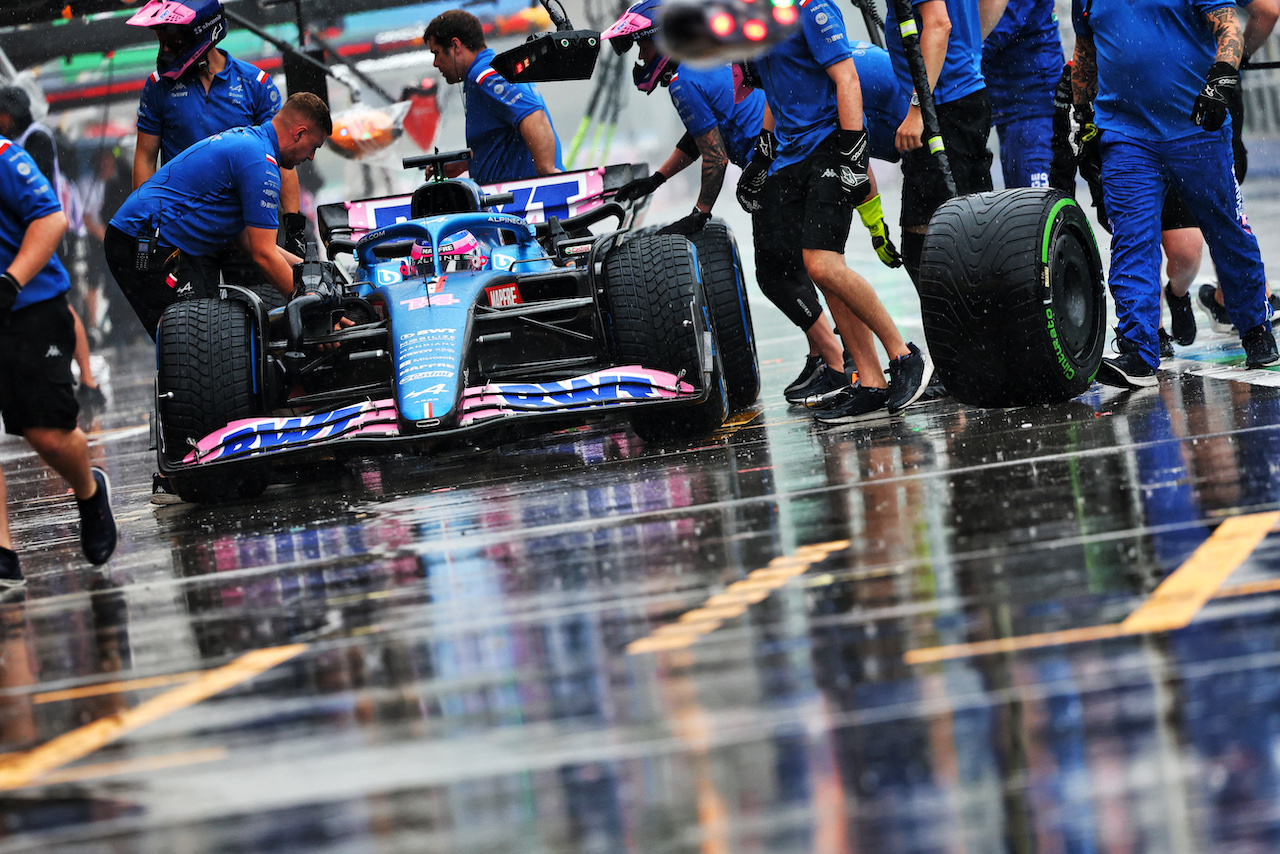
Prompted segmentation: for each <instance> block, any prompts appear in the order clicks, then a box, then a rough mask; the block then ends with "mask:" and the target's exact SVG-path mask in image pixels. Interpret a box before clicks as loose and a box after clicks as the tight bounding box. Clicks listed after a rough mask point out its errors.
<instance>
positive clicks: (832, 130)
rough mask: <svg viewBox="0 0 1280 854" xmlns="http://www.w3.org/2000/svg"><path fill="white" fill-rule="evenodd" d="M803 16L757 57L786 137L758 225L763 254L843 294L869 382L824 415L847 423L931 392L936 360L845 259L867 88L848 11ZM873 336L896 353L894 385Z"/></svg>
mask: <svg viewBox="0 0 1280 854" xmlns="http://www.w3.org/2000/svg"><path fill="white" fill-rule="evenodd" d="M800 21H801V28H800V29H799V30H798V31H797V32H796V33H794V34H793V35H791V36H790V37H789V38H787V39H786V40H784V41H782V42H780V43H779V44H778V45H776V46H775V47H774V48H773V49H772V50H770V51H769V52H767V53H766V54H764V55H763V56H762V57H761V58H760V59H758V60H757V61H756V62H755V64H754V67H755V68H756V69H757V71H758V74H759V77H760V85H761V88H762V89H763V90H764V93H765V98H766V100H767V102H768V104H769V109H770V111H771V113H772V115H773V117H774V120H775V123H776V127H775V129H774V133H775V136H776V139H777V156H776V158H775V159H774V160H773V163H772V164H771V166H770V169H771V172H770V175H769V178H768V180H767V181H765V182H764V184H765V186H764V187H762V188H761V189H763V190H766V191H767V189H768V188H769V187H772V188H773V190H772V192H774V193H776V204H766V205H764V206H763V211H762V212H763V213H765V214H766V216H765V217H763V218H762V220H761V221H758V222H757V223H756V224H755V228H756V230H757V234H759V235H760V237H759V239H758V247H757V257H758V258H760V257H761V256H765V257H766V259H767V261H768V263H770V264H774V265H776V267H777V268H778V269H782V270H786V271H788V273H790V274H791V275H801V274H807V275H808V276H809V277H810V278H811V279H813V281H814V283H815V284H816V285H817V286H818V287H819V288H820V289H821V290H822V292H823V294H824V296H826V298H827V302H828V304H829V305H835V304H836V301H839V302H840V303H842V304H843V308H844V309H847V310H848V322H846V319H845V318H844V317H842V316H841V315H840V314H839V313H838V312H837V315H836V322H837V324H839V326H840V332H841V335H842V336H843V338H844V342H845V346H846V347H847V348H848V350H849V352H850V354H851V355H852V356H853V360H854V364H855V365H856V367H857V369H858V377H859V382H858V384H857V385H851V386H846V387H845V388H844V389H842V392H841V397H840V399H838V400H837V401H835V402H834V403H833V405H832V406H831V407H830V408H828V409H825V410H824V411H823V412H822V413H821V414H820V415H819V419H820V420H822V421H824V422H828V423H838V422H843V421H849V420H853V419H855V418H858V417H861V416H862V415H865V414H866V413H868V412H873V411H875V410H877V409H881V408H884V407H886V406H887V407H888V409H889V411H890V412H900V411H902V410H903V409H905V408H906V407H907V406H909V405H910V404H912V403H913V402H915V401H916V400H917V399H918V398H919V397H920V395H921V393H922V392H923V391H924V389H925V386H926V385H927V384H928V382H929V378H930V376H931V375H932V374H933V363H932V362H931V361H930V359H929V357H928V356H927V355H926V354H924V353H922V352H921V351H920V349H919V348H918V347H916V346H915V345H914V344H908V343H907V342H905V341H904V340H903V339H902V336H901V334H900V333H899V332H898V328H897V326H896V325H895V324H894V322H893V319H892V318H891V317H890V316H889V313H888V311H886V310H885V307H884V305H883V304H882V303H881V302H880V298H879V297H877V296H876V293H875V291H874V290H872V288H871V285H870V284H869V283H868V282H867V280H866V279H864V278H863V277H862V276H860V275H858V274H857V273H856V272H854V271H853V270H851V269H849V267H848V266H847V265H846V264H845V260H844V247H845V244H846V243H847V242H848V239H849V226H850V224H851V222H852V220H853V213H854V210H855V209H856V206H857V205H859V204H860V203H862V202H863V201H865V200H866V198H867V195H868V193H869V190H870V180H869V179H868V177H867V156H868V150H867V149H868V143H867V133H866V131H865V130H863V118H862V108H863V105H862V90H861V86H860V84H859V78H858V71H857V68H856V66H855V65H854V61H853V51H852V50H851V48H850V45H849V42H848V38H847V36H846V33H845V26H844V17H843V15H842V14H841V13H840V10H839V8H838V7H836V6H835V4H834V3H832V2H831V0H809V2H808V3H806V4H804V5H803V6H802V7H801V9H800ZM757 178H758V170H752V169H750V168H748V170H746V171H744V172H743V176H742V179H741V180H740V182H739V188H740V193H742V194H743V195H745V196H746V197H747V199H748V200H749V199H750V196H751V189H752V186H753V184H754V183H755V181H756V179H757ZM757 264H758V265H759V264H760V261H757ZM833 311H834V309H833ZM873 336H874V337H875V338H878V339H879V340H880V343H881V345H882V346H883V347H884V349H885V352H886V353H887V354H888V356H889V374H890V380H889V383H888V384H887V388H886V384H885V381H884V374H883V373H882V371H881V369H880V359H879V356H878V354H877V353H876V349H875V341H874V340H873Z"/></svg>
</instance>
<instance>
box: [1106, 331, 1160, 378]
mask: <svg viewBox="0 0 1280 854" xmlns="http://www.w3.org/2000/svg"><path fill="white" fill-rule="evenodd" d="M1119 345H1120V355H1119V356H1116V357H1115V358H1114V359H1103V360H1102V364H1101V365H1099V366H1098V376H1097V380H1098V382H1100V383H1102V384H1103V385H1109V386H1115V387H1116V388H1151V387H1152V386H1154V385H1155V384H1156V382H1157V380H1156V369H1155V368H1153V367H1151V366H1150V365H1148V364H1147V362H1146V360H1145V359H1143V358H1142V356H1141V355H1139V353H1138V350H1137V347H1136V346H1135V345H1133V344H1131V343H1130V342H1128V341H1126V340H1125V339H1123V338H1120V339H1119Z"/></svg>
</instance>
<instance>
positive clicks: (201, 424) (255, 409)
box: [156, 299, 267, 501]
mask: <svg viewBox="0 0 1280 854" xmlns="http://www.w3.org/2000/svg"><path fill="white" fill-rule="evenodd" d="M156 340H157V344H158V354H157V358H158V368H159V374H158V376H157V378H156V391H157V393H158V395H159V398H158V400H157V408H158V411H159V413H160V428H161V439H162V442H163V445H162V448H163V450H162V453H163V454H164V455H165V457H166V460H167V461H168V462H169V463H176V462H178V461H179V460H181V458H182V457H183V456H185V455H186V454H187V453H188V452H189V451H190V448H191V442H192V441H198V440H200V439H202V438H203V437H205V436H206V435H208V434H209V433H211V432H213V431H214V430H217V429H218V428H219V427H223V426H225V425H226V424H227V423H229V422H231V421H235V420H236V419H238V418H248V417H250V416H253V415H260V414H262V413H261V403H260V399H261V395H260V390H259V388H258V365H257V359H258V358H260V354H258V353H257V337H256V335H255V333H254V324H253V315H252V314H251V313H250V311H249V308H248V307H247V306H245V305H244V304H242V303H240V302H236V301H232V300H226V301H222V300H214V299H200V300H188V301H185V302H179V303H175V304H174V305H171V306H169V308H167V309H166V310H165V313H164V315H163V316H162V317H161V318H160V327H159V330H158V334H157V338H156ZM170 480H171V482H172V485H173V487H174V490H175V491H176V492H177V493H178V495H179V496H180V497H181V498H182V499H183V500H184V501H229V500H233V499H237V498H253V497H255V496H258V495H261V494H262V491H263V490H264V489H265V488H266V485H267V481H266V472H265V470H264V468H263V466H262V465H261V464H260V463H254V462H245V463H243V464H241V465H236V466H230V467H228V466H219V467H217V468H210V469H209V470H207V471H198V470H183V471H172V472H171V473H170Z"/></svg>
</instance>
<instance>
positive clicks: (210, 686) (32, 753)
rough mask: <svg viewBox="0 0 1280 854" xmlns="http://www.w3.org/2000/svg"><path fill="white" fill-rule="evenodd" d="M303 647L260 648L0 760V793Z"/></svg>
mask: <svg viewBox="0 0 1280 854" xmlns="http://www.w3.org/2000/svg"><path fill="white" fill-rule="evenodd" d="M306 648H307V645H306V644H302V643H300V644H293V645H290V646H278V647H271V648H269V649H258V650H254V651H253V652H248V653H245V654H244V655H242V656H240V657H239V658H237V659H235V660H234V661H232V662H230V663H228V664H225V665H223V666H222V667H218V668H215V669H213V670H207V671H205V672H204V673H202V674H201V675H200V676H199V677H197V678H196V679H193V680H192V681H190V682H188V683H187V684H185V685H180V686H178V687H177V688H174V689H172V690H170V691H166V692H164V693H163V694H160V695H158V696H155V697H152V698H151V699H150V700H147V701H146V702H144V703H142V704H140V705H138V706H135V707H133V708H132V709H125V710H124V711H122V712H116V713H115V714H112V715H108V716H107V717H105V718H99V719H98V720H96V721H94V722H93V723H89V724H85V725H84V726H82V727H80V728H79V729H73V730H72V731H71V732H68V733H63V734H62V735H60V736H58V737H56V738H54V739H52V740H51V741H48V742H46V743H44V744H42V745H40V746H39V747H35V748H32V749H31V750H27V751H24V752H22V753H14V754H9V755H8V756H6V757H5V758H4V759H3V760H2V761H0V791H7V790H10V789H18V788H21V787H23V786H26V785H28V784H29V783H30V782H31V781H32V780H34V779H36V778H37V777H41V776H43V775H45V774H48V773H50V772H51V771H54V770H55V769H58V768H62V767H63V766H65V765H69V764H70V763H72V762H75V761H76V760H77V759H80V758H82V757H84V756H87V755H89V754H90V753H92V752H93V751H95V750H97V749H98V748H100V747H103V746H105V745H107V744H110V743H111V742H113V741H115V740H116V739H118V738H120V737H121V736H123V735H125V734H126V733H129V732H132V731H133V730H135V729H137V728H138V727H140V726H143V725H145V724H149V723H151V722H152V721H156V720H159V719H160V718H163V717H165V716H166V715H170V714H173V713H174V712H177V711H181V710H182V709H185V708H187V707H189V706H193V705H195V704H196V703H199V702H200V701H202V700H207V699H209V698H210V697H212V696H214V695H215V694H220V693H222V692H223V691H225V690H227V689H228V688H234V687H235V686H236V685H239V684H241V683H244V682H248V681H249V680H250V679H252V678H254V677H255V676H258V675H260V674H262V673H264V672H265V671H267V670H270V669H271V668H273V667H275V666H276V665H279V664H283V663H284V662H286V661H288V660H289V659H291V658H293V657H294V656H296V655H298V654H299V653H301V652H302V651H303V650H305V649H306Z"/></svg>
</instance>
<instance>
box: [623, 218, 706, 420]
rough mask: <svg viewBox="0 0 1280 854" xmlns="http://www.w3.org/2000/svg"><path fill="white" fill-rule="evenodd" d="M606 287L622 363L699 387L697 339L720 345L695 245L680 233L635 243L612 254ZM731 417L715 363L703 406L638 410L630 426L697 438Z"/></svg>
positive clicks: (654, 236) (647, 238)
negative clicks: (715, 336) (695, 255)
mask: <svg viewBox="0 0 1280 854" xmlns="http://www.w3.org/2000/svg"><path fill="white" fill-rule="evenodd" d="M604 283H605V294H606V311H605V322H606V326H607V335H608V337H609V341H610V345H611V347H612V349H613V356H614V359H615V360H616V361H617V363H618V364H620V365H628V364H638V365H644V366H645V367H648V368H657V369H659V370H663V371H666V372H668V373H671V374H675V375H676V376H681V377H682V379H684V380H685V381H686V382H693V383H695V384H701V383H702V382H703V381H704V380H703V371H702V364H701V356H700V354H701V352H702V348H701V347H700V346H699V343H700V342H699V336H707V337H708V339H709V341H707V342H706V343H709V344H710V345H711V347H712V348H713V350H714V345H715V341H714V332H713V331H712V325H711V319H710V315H709V314H708V312H707V310H706V307H705V305H704V301H703V293H702V285H701V282H700V281H699V279H698V265H697V263H696V262H695V260H694V253H693V252H692V251H691V247H690V244H689V242H688V241H687V240H686V239H685V238H684V237H682V236H680V235H668V234H663V235H658V234H652V235H641V236H638V237H634V238H633V239H631V240H628V241H626V242H625V243H623V244H622V245H620V246H617V247H615V248H614V249H613V250H611V251H610V252H609V254H608V255H607V256H606V258H605V263H604ZM727 411H728V401H727V398H726V394H725V387H724V382H723V378H722V376H721V372H720V370H719V365H718V364H717V365H715V366H714V369H713V370H712V371H711V388H710V393H709V394H708V396H707V399H706V400H705V401H704V402H702V403H700V404H696V405H693V406H687V407H677V406H668V407H663V408H662V409H661V410H658V411H654V412H644V411H640V412H637V413H636V414H635V416H634V417H633V418H632V427H634V428H635V431H636V433H637V434H638V435H639V436H640V437H641V438H643V439H645V440H648V441H665V440H670V439H682V438H693V437H696V436H702V435H705V434H707V433H709V432H711V431H712V430H715V429H717V428H718V427H719V426H720V425H721V424H723V423H724V419H725V416H726V414H727Z"/></svg>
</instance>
